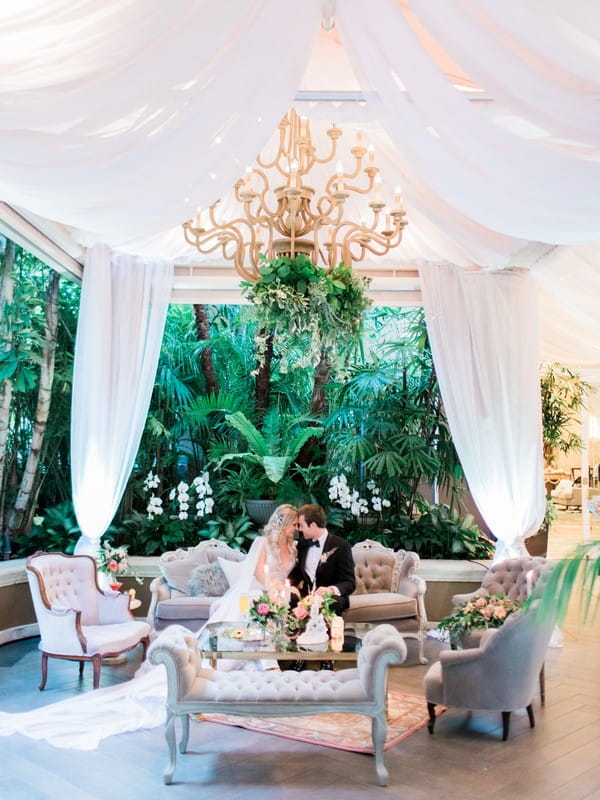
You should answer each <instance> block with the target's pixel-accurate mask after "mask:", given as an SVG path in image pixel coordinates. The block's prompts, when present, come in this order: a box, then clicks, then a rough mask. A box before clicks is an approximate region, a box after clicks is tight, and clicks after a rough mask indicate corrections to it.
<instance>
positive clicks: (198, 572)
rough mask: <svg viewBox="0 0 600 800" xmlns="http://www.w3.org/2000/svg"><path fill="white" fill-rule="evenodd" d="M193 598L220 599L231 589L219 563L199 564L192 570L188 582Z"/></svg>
mask: <svg viewBox="0 0 600 800" xmlns="http://www.w3.org/2000/svg"><path fill="white" fill-rule="evenodd" d="M188 589H189V592H190V594H191V595H192V597H220V596H221V595H222V594H225V592H226V591H227V589H229V584H228V583H227V578H226V577H225V573H224V572H223V570H222V569H221V565H220V564H219V563H218V561H215V562H214V563H213V564H199V565H198V566H197V567H195V568H194V569H193V570H192V573H191V575H190V579H189V582H188Z"/></svg>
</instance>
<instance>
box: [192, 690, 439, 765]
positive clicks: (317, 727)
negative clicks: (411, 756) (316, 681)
mask: <svg viewBox="0 0 600 800" xmlns="http://www.w3.org/2000/svg"><path fill="white" fill-rule="evenodd" d="M442 711H444V709H443V708H442V707H440V706H438V708H437V713H438V714H441V713H442ZM197 720H198V721H199V722H218V723H219V724H221V725H233V726H236V727H238V728H247V729H248V730H250V731H257V732H258V733H271V734H273V735H274V736H283V737H284V738H285V739H294V740H296V741H298V742H308V743H309V744H320V745H323V747H334V748H336V749H338V750H350V751H352V752H354V753H372V752H373V746H372V741H371V719H370V717H365V716H363V715H362V714H314V715H311V716H303V717H240V716H236V715H235V714H203V715H199V716H198V717H197ZM427 720H428V715H427V703H426V702H425V698H424V697H423V696H422V695H417V694H405V693H403V692H396V691H390V693H389V695H388V729H387V738H386V743H385V748H384V749H385V750H388V749H389V748H390V747H393V746H394V745H395V744H398V742H401V741H402V740H403V739H406V737H407V736H410V735H411V733H415V731H418V730H419V729H420V728H422V727H423V726H424V725H426V724H427Z"/></svg>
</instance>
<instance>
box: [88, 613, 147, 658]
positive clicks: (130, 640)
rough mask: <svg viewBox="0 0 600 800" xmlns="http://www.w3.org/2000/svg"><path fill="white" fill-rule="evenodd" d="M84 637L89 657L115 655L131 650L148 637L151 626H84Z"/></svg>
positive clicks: (145, 624) (120, 623) (138, 624)
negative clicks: (98, 654) (143, 638)
mask: <svg viewBox="0 0 600 800" xmlns="http://www.w3.org/2000/svg"><path fill="white" fill-rule="evenodd" d="M82 630H83V635H84V636H85V638H86V641H87V649H86V653H87V655H89V656H91V655H93V654H94V653H113V652H115V651H119V652H121V651H123V650H129V649H131V648H133V647H135V645H136V644H137V643H138V642H139V641H140V638H141V637H142V636H148V635H149V633H150V626H149V625H148V623H147V622H138V621H136V620H132V621H131V622H119V623H116V624H114V625H83V626H82Z"/></svg>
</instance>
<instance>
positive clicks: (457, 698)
mask: <svg viewBox="0 0 600 800" xmlns="http://www.w3.org/2000/svg"><path fill="white" fill-rule="evenodd" d="M534 608H535V606H534ZM553 628H554V620H552V619H547V620H544V621H542V620H540V619H539V618H537V617H536V615H535V613H534V611H533V610H532V611H530V612H520V611H519V612H517V613H516V614H513V615H511V616H510V617H509V618H508V619H507V620H506V622H505V623H504V625H502V627H501V628H490V629H488V630H487V631H485V633H484V634H483V636H482V638H481V642H480V645H479V647H474V648H470V649H468V650H448V651H445V652H442V654H441V657H440V660H439V661H438V662H437V663H436V664H434V665H433V666H432V667H430V668H429V670H428V671H427V673H426V675H425V681H424V685H425V696H426V699H427V707H428V710H429V726H428V727H429V732H430V733H433V727H434V724H435V707H436V705H444V706H459V707H460V708H468V709H477V710H480V711H501V712H502V739H503V741H505V740H506V739H507V738H508V731H509V725H510V715H511V712H512V711H515V710H516V709H519V708H526V709H527V714H528V716H529V723H530V725H531V727H532V728H533V727H534V725H535V718H534V715H533V706H532V700H533V696H534V694H535V691H536V688H537V680H538V675H539V673H540V670H541V667H542V665H543V663H544V658H545V654H546V649H547V647H548V643H549V642H550V636H551V635H552V630H553Z"/></svg>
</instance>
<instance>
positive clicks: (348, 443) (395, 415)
mask: <svg viewBox="0 0 600 800" xmlns="http://www.w3.org/2000/svg"><path fill="white" fill-rule="evenodd" d="M380 311H381V310H380ZM388 311H389V326H388V328H387V329H386V328H385V327H383V326H381V325H380V321H381V318H382V317H381V314H378V315H376V316H375V318H374V320H375V324H374V325H372V327H374V328H375V330H374V332H373V333H372V334H371V338H370V339H367V340H365V357H364V359H363V360H362V361H357V362H355V363H354V364H353V365H352V366H351V367H349V368H348V370H347V377H346V379H345V380H344V381H339V382H337V383H335V384H332V385H331V386H330V389H329V402H330V406H331V408H332V410H331V412H330V414H329V416H328V418H327V419H326V421H325V426H326V442H327V448H328V458H329V461H330V463H332V464H335V465H336V466H335V470H336V472H339V471H342V472H344V473H345V474H346V475H347V476H348V478H349V481H350V483H351V484H352V485H353V486H357V485H360V484H361V483H362V482H363V479H364V475H365V473H368V475H369V476H370V477H372V478H373V479H374V480H375V481H376V482H377V484H378V486H380V487H381V490H382V492H383V494H384V495H385V496H386V497H388V498H389V499H390V500H392V501H393V506H394V508H395V509H396V510H397V511H398V512H403V513H404V514H406V515H407V516H409V517H410V516H412V512H413V509H414V507H415V506H418V505H419V503H420V502H421V500H422V496H421V488H422V487H423V486H425V485H432V484H433V483H434V482H437V483H438V485H439V486H440V487H442V488H446V489H449V490H450V491H451V492H455V493H456V492H457V491H458V490H457V485H458V484H457V481H458V480H459V479H460V478H461V477H462V470H461V468H460V464H459V461H458V457H457V455H456V451H455V449H454V446H453V444H452V440H451V437H450V431H449V428H448V424H447V421H446V418H445V415H444V413H443V408H442V402H441V397H440V393H439V388H438V385H437V380H436V376H435V372H434V369H433V362H432V359H431V353H430V350H429V345H428V340H427V335H426V328H425V320H424V315H423V312H422V311H421V310H420V309H416V310H415V309H410V310H406V309H404V310H402V309H400V310H398V311H396V312H392V311H391V310H388ZM394 323H395V324H396V330H395V331H394V330H393V327H394ZM392 335H393V336H397V337H399V338H398V339H391V338H386V337H389V336H392ZM382 354H385V358H384V357H383V355H382Z"/></svg>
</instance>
